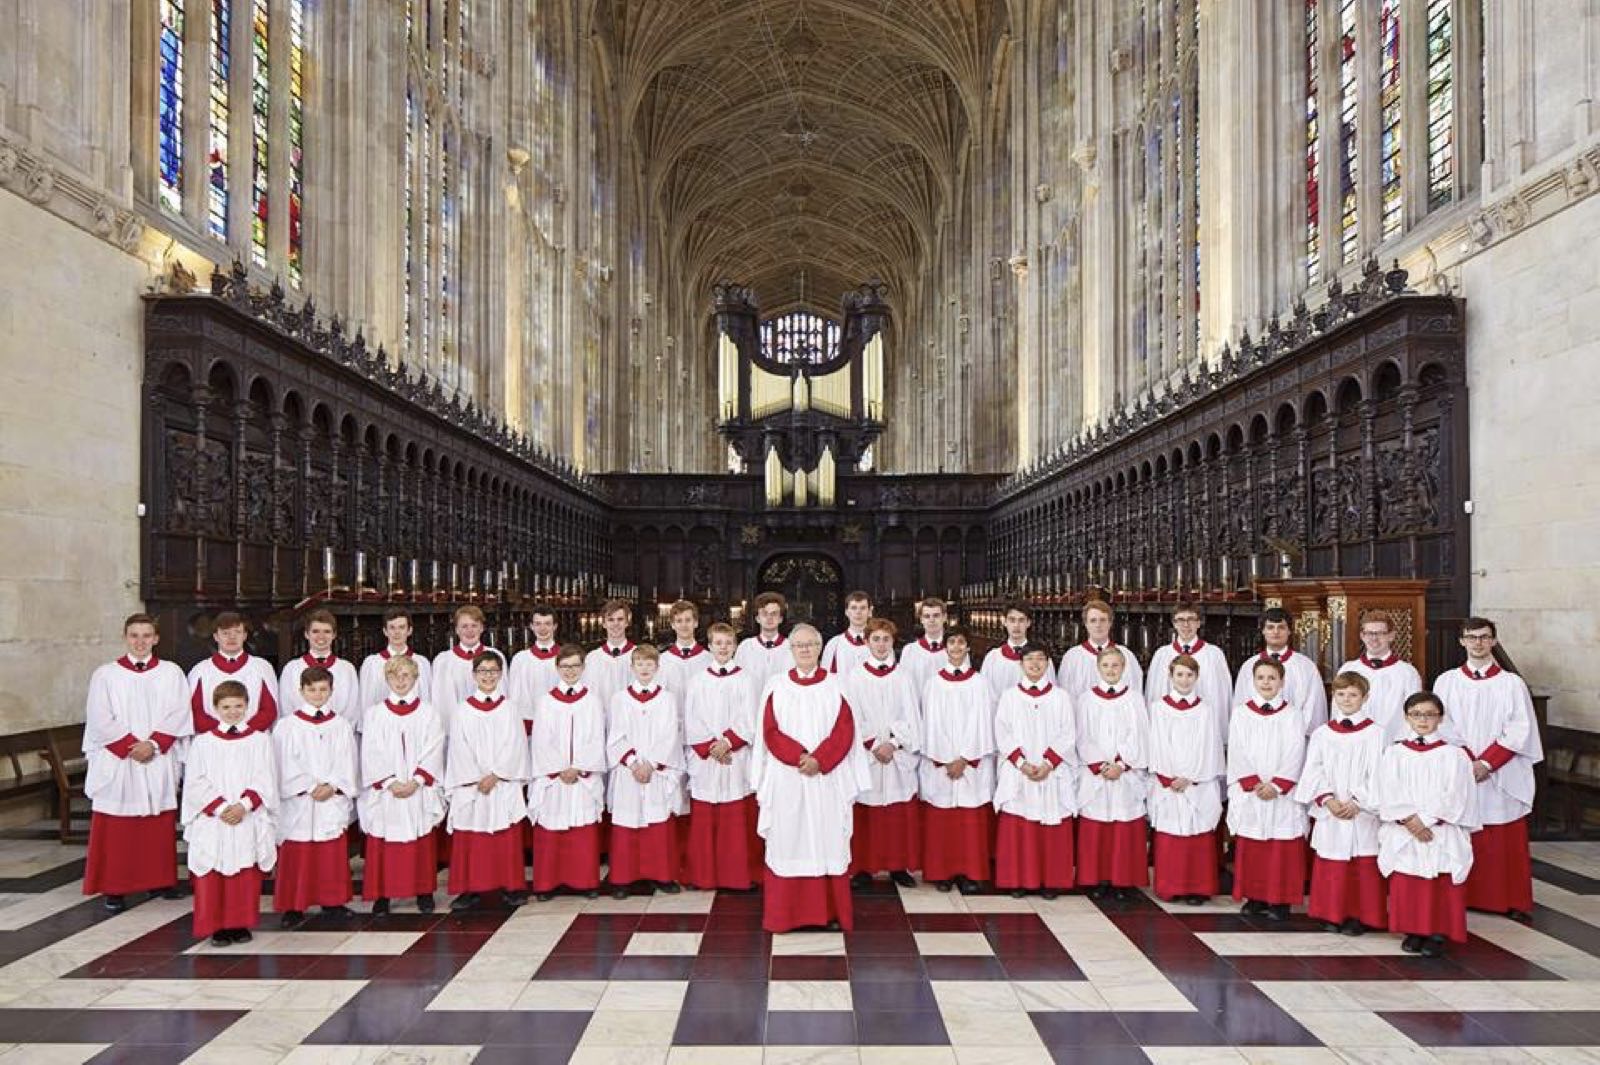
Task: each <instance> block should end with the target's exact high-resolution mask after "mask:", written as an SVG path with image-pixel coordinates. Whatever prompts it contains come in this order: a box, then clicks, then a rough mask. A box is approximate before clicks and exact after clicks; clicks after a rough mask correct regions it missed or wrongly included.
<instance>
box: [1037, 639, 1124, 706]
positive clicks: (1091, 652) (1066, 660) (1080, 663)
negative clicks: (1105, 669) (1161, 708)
mask: <svg viewBox="0 0 1600 1065" xmlns="http://www.w3.org/2000/svg"><path fill="white" fill-rule="evenodd" d="M1110 647H1116V648H1118V649H1119V650H1121V651H1122V660H1123V661H1124V662H1125V663H1127V665H1126V667H1125V668H1124V669H1123V671H1122V679H1121V680H1119V681H1118V682H1117V683H1118V684H1126V685H1127V686H1128V687H1129V688H1131V689H1132V690H1133V691H1136V692H1143V691H1144V670H1142V669H1140V668H1139V656H1138V655H1136V654H1134V653H1133V648H1131V647H1123V646H1122V645H1120V644H1118V643H1117V641H1115V640H1110V641H1107V642H1106V643H1104V644H1102V645H1101V646H1099V647H1096V646H1095V645H1094V644H1092V643H1090V642H1089V641H1088V640H1084V641H1083V642H1082V643H1080V644H1075V645H1073V646H1072V647H1069V648H1067V650H1066V653H1065V654H1063V655H1062V656H1061V668H1060V670H1058V671H1057V676H1059V677H1060V678H1061V681H1060V683H1061V688H1062V690H1063V691H1065V692H1066V693H1067V696H1068V697H1069V698H1072V699H1077V698H1079V697H1080V696H1082V695H1083V693H1084V692H1086V691H1088V690H1089V689H1090V688H1093V687H1094V686H1095V685H1097V684H1099V683H1101V680H1100V652H1102V651H1104V650H1106V649H1107V648H1110Z"/></svg>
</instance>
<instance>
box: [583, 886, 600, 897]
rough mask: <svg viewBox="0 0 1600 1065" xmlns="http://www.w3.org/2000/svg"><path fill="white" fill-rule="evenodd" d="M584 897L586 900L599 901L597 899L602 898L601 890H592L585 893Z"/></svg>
mask: <svg viewBox="0 0 1600 1065" xmlns="http://www.w3.org/2000/svg"><path fill="white" fill-rule="evenodd" d="M583 897H584V898H586V899H597V898H599V897H600V889H599V888H590V889H589V890H588V891H585V892H584V893H583Z"/></svg>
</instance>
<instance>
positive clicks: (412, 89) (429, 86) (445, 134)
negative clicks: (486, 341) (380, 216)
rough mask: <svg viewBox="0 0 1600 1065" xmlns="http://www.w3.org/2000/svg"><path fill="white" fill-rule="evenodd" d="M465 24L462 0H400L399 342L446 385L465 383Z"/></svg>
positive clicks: (414, 360)
mask: <svg viewBox="0 0 1600 1065" xmlns="http://www.w3.org/2000/svg"><path fill="white" fill-rule="evenodd" d="M468 27H469V23H468V4H467V0H435V2H426V0H424V2H417V0H412V2H410V3H408V4H407V5H406V30H407V37H408V41H409V47H410V51H411V57H412V61H411V63H410V64H409V68H410V72H411V73H410V79H409V83H408V84H407V86H406V97H405V137H404V146H403V163H404V167H405V175H404V183H403V189H402V210H403V212H404V222H405V254H404V259H405V279H404V289H405V292H404V301H405V316H404V346H405V351H406V358H407V360H408V361H410V362H411V363H413V364H414V365H417V366H419V367H420V368H421V369H423V370H426V371H427V372H428V373H429V374H430V375H431V376H433V377H436V378H438V379H440V380H441V381H443V382H444V384H445V385H446V386H448V387H450V388H454V389H462V388H470V386H471V382H469V381H466V380H465V378H464V374H465V371H464V368H463V366H462V362H461V357H460V356H461V348H462V342H463V338H462V315H461V284H462V277H461V263H462V258H461V242H462V236H461V234H462V225H461V221H462V216H463V213H464V211H466V210H467V209H468V207H469V205H468V203H467V202H466V201H467V197H466V195H465V194H466V191H467V189H468V187H469V186H468V181H467V179H468V165H467V164H468V159H469V154H470V153H469V152H468V151H467V145H466V141H465V139H464V135H463V112H464V110H465V107H466V95H467V89H468V78H467V66H468V62H467V61H468V57H469V55H470V45H469V41H468V38H467V36H466V34H467V31H468Z"/></svg>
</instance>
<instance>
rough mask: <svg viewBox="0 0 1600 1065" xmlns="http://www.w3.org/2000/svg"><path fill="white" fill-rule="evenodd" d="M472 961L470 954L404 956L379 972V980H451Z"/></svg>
mask: <svg viewBox="0 0 1600 1065" xmlns="http://www.w3.org/2000/svg"><path fill="white" fill-rule="evenodd" d="M471 960H472V956H471V955H470V954H402V955H400V956H399V957H398V958H394V959H393V960H391V961H390V962H389V964H388V965H385V966H384V967H383V968H382V969H380V970H378V975H377V976H376V977H374V979H377V980H439V981H444V980H449V979H450V978H451V977H453V976H455V974H456V973H458V972H460V971H461V970H462V969H463V968H464V967H465V966H466V964H467V962H469V961H471Z"/></svg>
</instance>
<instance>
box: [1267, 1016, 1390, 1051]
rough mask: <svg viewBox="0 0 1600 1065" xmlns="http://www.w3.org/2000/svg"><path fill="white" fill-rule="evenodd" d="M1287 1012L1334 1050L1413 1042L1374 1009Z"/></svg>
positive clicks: (1387, 1048) (1380, 1046)
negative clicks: (1368, 1010)
mask: <svg viewBox="0 0 1600 1065" xmlns="http://www.w3.org/2000/svg"><path fill="white" fill-rule="evenodd" d="M1288 1013H1289V1016H1291V1017H1293V1018H1294V1019H1295V1020H1296V1021H1299V1022H1300V1024H1301V1025H1302V1026H1303V1027H1304V1028H1305V1029H1306V1031H1308V1032H1310V1033H1311V1034H1312V1035H1314V1036H1316V1037H1317V1038H1318V1039H1319V1040H1320V1041H1321V1042H1322V1044H1323V1045H1324V1046H1330V1047H1333V1048H1334V1049H1336V1050H1345V1049H1347V1048H1356V1049H1368V1048H1381V1049H1383V1050H1384V1051H1389V1050H1394V1049H1405V1048H1407V1047H1415V1046H1416V1045H1417V1044H1416V1043H1414V1042H1412V1041H1411V1039H1410V1038H1409V1037H1408V1036H1407V1035H1406V1034H1405V1033H1404V1032H1402V1031H1401V1030H1400V1029H1398V1028H1396V1027H1395V1026H1394V1025H1392V1024H1390V1023H1389V1022H1388V1021H1386V1020H1384V1019H1383V1018H1382V1017H1379V1016H1378V1015H1377V1014H1375V1013H1369V1012H1363V1011H1361V1010H1289V1011H1288Z"/></svg>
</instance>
